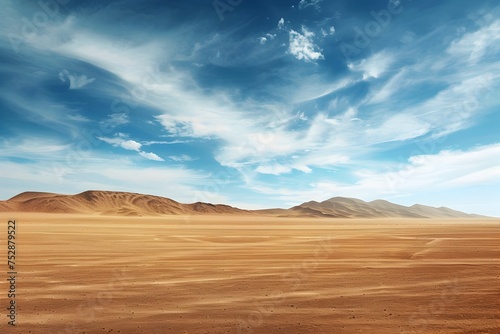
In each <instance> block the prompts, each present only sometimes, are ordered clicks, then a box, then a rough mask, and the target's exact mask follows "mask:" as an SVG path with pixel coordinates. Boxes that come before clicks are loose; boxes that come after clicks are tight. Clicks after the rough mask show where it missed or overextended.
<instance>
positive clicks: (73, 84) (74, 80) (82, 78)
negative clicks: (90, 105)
mask: <svg viewBox="0 0 500 334" xmlns="http://www.w3.org/2000/svg"><path fill="white" fill-rule="evenodd" d="M66 78H68V79H69V89H81V88H83V87H85V86H87V85H88V84H90V83H92V82H94V80H95V79H94V78H87V76H86V75H84V74H83V75H75V74H71V73H69V72H68V70H62V71H61V72H59V79H60V80H61V81H62V82H66Z"/></svg>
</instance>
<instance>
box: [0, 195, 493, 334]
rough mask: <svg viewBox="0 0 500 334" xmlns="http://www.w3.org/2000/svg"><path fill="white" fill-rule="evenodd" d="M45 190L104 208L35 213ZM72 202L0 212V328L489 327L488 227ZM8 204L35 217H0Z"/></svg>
mask: <svg viewBox="0 0 500 334" xmlns="http://www.w3.org/2000/svg"><path fill="white" fill-rule="evenodd" d="M54 196H59V197H57V199H53V201H60V200H64V201H65V203H66V204H67V206H66V207H65V208H66V209H68V208H72V209H74V210H76V211H77V210H83V209H84V208H85V207H86V205H88V203H90V202H92V203H93V205H94V206H95V207H101V208H104V206H105V205H107V208H106V210H103V211H102V212H105V213H97V212H98V211H96V213H93V214H92V213H57V214H56V213H50V212H36V211H38V210H40V211H42V210H41V209H40V208H41V207H38V206H37V205H38V204H37V203H39V201H40V200H42V201H44V202H43V203H45V206H44V208H45V209H44V210H43V211H49V209H50V208H51V206H50V205H48V204H50V203H49V202H50V201H49V199H48V198H50V197H54ZM74 196H77V197H76V198H75V197H71V198H72V200H73V201H69V200H68V197H67V196H65V195H54V194H52V195H50V194H39V193H25V194H22V195H19V196H17V197H15V198H14V199H13V200H10V201H5V202H2V204H0V205H1V210H2V212H1V213H0V216H1V219H2V221H5V222H7V221H8V220H9V219H15V220H16V223H17V239H16V240H17V245H18V246H17V247H18V257H17V262H18V264H17V267H18V269H17V271H18V277H17V285H18V291H17V292H18V295H17V304H18V309H17V311H18V315H17V321H18V325H17V326H16V327H15V331H12V328H6V324H5V323H2V324H1V326H2V328H4V329H2V331H4V330H5V331H7V333H34V334H35V333H40V334H42V333H43V334H45V333H50V334H55V333H56V334H62V333H184V334H187V333H189V334H194V333H196V334H197V333H200V334H201V333H296V334H298V333H302V334H306V333H311V334H312V333H450V334H451V333H456V334H458V333H468V334H473V333H474V334H480V333H481V334H486V333H489V334H493V333H500V298H499V297H500V263H499V262H498V261H499V259H500V243H499V242H498V240H500V228H499V227H500V221H499V220H498V219H492V218H491V219H488V218H484V217H483V218H478V217H476V218H471V217H469V218H463V217H462V218H432V219H429V218H427V219H425V218H401V217H400V218H397V217H386V218H380V217H378V218H332V217H323V218H318V217H300V216H299V217H297V216H296V217H293V216H292V215H289V216H287V217H285V216H283V211H280V210H277V211H276V210H274V211H273V210H271V211H256V212H253V211H245V210H241V211H240V210H239V209H236V208H232V207H228V206H216V205H210V204H206V203H205V204H201V203H200V204H196V205H194V204H193V205H191V206H188V207H184V208H183V210H187V208H191V209H192V210H194V211H190V212H189V214H187V211H184V213H186V214H182V212H177V213H170V214H167V213H164V214H161V215H160V214H157V215H151V214H146V213H147V210H145V211H143V212H135V211H134V210H132V204H130V207H129V208H126V207H125V208H123V207H122V211H120V212H117V211H116V210H117V209H118V208H117V207H114V206H113V205H111V204H110V203H111V201H112V199H115V200H117V199H120V198H121V199H120V201H129V202H130V203H132V202H134V200H135V203H136V204H137V203H139V202H140V200H141V199H142V200H143V201H145V202H141V203H142V205H143V207H148V206H147V205H145V204H144V203H146V202H147V203H149V204H150V205H153V204H152V203H157V202H156V201H160V202H161V201H166V202H162V203H163V204H161V205H160V204H158V203H157V204H158V206H157V207H156V209H157V210H159V208H160V207H161V208H163V210H173V208H175V207H176V208H177V209H179V208H181V206H179V203H177V202H175V201H172V202H168V199H163V200H161V198H156V197H148V196H146V195H138V194H126V193H110V192H91V193H88V192H87V193H84V194H83V195H82V194H79V195H74ZM138 198H139V199H138ZM47 201H49V202H47ZM138 201H139V202H138ZM170 201H171V200H170ZM336 201H340V199H338V198H337V199H336ZM13 202H17V203H18V204H17V205H18V207H17V208H20V207H21V206H23V205H24V209H25V210H26V209H27V205H28V204H29V203H32V204H33V203H34V204H33V205H34V206H33V207H31V208H32V210H31V211H35V212H15V211H10V210H8V209H9V208H11V209H12V205H13ZM167 202H168V203H169V204H170V205H171V206H173V207H171V206H169V205H167V204H166V203H167ZM354 202H356V201H354ZM354 202H353V203H354ZM23 203H24V204H23ZM52 203H55V202H52ZM86 203H87V204H86ZM120 203H121V202H120ZM377 203H379V206H380V205H381V204H380V202H377ZM70 204H71V205H70ZM121 204H122V205H123V203H121ZM345 205H346V204H345ZM352 205H354V204H352ZM357 205H361V204H360V202H357ZM385 205H387V203H385ZM330 206H331V205H330ZM61 207H64V206H59V208H61ZM316 207H318V205H316ZM47 208H49V209H47ZM196 208H198V209H196ZM200 208H202V209H200ZM207 208H211V211H210V212H206V211H207V210H208V209H207ZM345 208H346V206H344V209H345ZM350 208H354V207H352V206H351V207H350ZM418 208H419V209H420V211H421V213H422V212H423V211H422V210H423V209H422V207H418ZM223 209H224V210H223ZM400 209H401V208H400ZM68 210H69V209H68ZM197 210H198V211H197ZM220 210H222V211H220ZM295 210H296V209H295ZM106 212H107V214H106ZM194 212H198V214H195V213H194ZM200 212H202V213H200ZM220 212H223V214H221V213H220ZM119 213H121V214H122V215H119ZM448 213H449V212H448ZM131 214H133V215H132V216H130V215H131ZM1 242H2V244H4V243H5V238H2V240H1ZM2 247H3V249H5V245H2ZM0 289H1V291H6V289H7V282H6V281H5V280H2V282H1V285H0ZM2 314H5V311H2Z"/></svg>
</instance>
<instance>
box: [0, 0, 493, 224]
mask: <svg viewBox="0 0 500 334" xmlns="http://www.w3.org/2000/svg"><path fill="white" fill-rule="evenodd" d="M1 3H2V12H1V13H0V26H1V30H0V31H1V32H0V88H1V89H0V117H1V123H0V124H1V125H0V128H1V131H0V168H1V169H0V170H1V173H0V184H1V186H0V198H2V199H7V198H9V197H11V196H13V195H15V194H17V193H19V192H22V191H26V190H35V191H48V192H59V193H69V194H72V193H77V192H80V191H84V190H88V189H101V190H118V191H132V192H140V193H147V194H155V195H160V196H165V197H170V198H173V199H175V200H178V201H181V202H196V201H204V202H212V203H227V204H230V205H235V206H239V207H243V208H267V207H290V206H293V205H296V204H299V203H301V202H304V201H309V200H325V199H327V198H330V197H333V196H349V197H356V198H361V199H364V200H367V201H369V200H374V199H377V198H383V199H387V200H390V201H393V202H396V203H400V204H404V205H411V204H414V203H422V204H428V205H434V206H449V207H452V208H455V209H459V210H463V211H467V212H475V213H482V214H487V215H495V216H500V207H499V206H498V203H500V191H499V190H498V189H500V134H499V133H500V132H499V122H500V112H499V106H500V94H498V90H499V84H500V71H499V68H500V66H499V65H500V52H499V51H500V6H499V5H498V2H497V1H483V0H477V1H457V0H454V1H451V0H448V1H438V2H436V1H427V0H419V1H411V0H390V1H387V0H386V1H361V0H354V1H352V0H350V1H347V0H344V1H327V0H323V1H322V0H294V1H284V0H283V1H255V0H254V1H249V0H243V1H240V0H217V1H213V0H210V1H200V0H198V1H194V0H185V1H142V0H141V1H132V0H124V1H102V0H100V1H75V0H73V1H69V0H42V1H41V2H38V1H33V2H30V4H28V3H27V2H22V3H21V2H19V1H8V0H2V1H1Z"/></svg>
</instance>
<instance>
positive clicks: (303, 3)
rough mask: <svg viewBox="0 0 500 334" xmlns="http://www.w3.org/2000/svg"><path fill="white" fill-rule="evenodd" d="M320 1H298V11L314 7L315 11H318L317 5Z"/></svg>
mask: <svg viewBox="0 0 500 334" xmlns="http://www.w3.org/2000/svg"><path fill="white" fill-rule="evenodd" d="M321 1H322V0H300V2H299V9H304V8H307V7H312V6H313V7H315V8H316V9H318V10H319V9H320V7H319V3H320V2H321Z"/></svg>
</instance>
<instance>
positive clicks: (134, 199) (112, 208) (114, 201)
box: [0, 191, 486, 218]
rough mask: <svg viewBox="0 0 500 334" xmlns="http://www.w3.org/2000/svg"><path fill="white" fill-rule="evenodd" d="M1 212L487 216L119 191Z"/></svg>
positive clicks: (28, 196) (31, 196)
mask: <svg viewBox="0 0 500 334" xmlns="http://www.w3.org/2000/svg"><path fill="white" fill-rule="evenodd" d="M0 211H3V212H39V213H72V214H101V215H119V216H154V215H202V214H223V215H241V214H244V215H270V216H278V217H317V218H321V217H325V218H384V217H387V218H391V217H393V218H486V217H484V216H480V215H475V214H467V213H464V212H460V211H456V210H452V209H449V208H446V207H439V208H435V207H431V206H426V205H421V204H415V205H412V206H410V207H407V206H403V205H398V204H394V203H391V202H388V201H384V200H375V201H372V202H365V201H362V200H360V199H355V198H346V197H333V198H330V199H328V200H326V201H323V202H316V201H310V202H306V203H302V204H300V205H297V206H294V207H292V208H288V209H265V210H243V209H239V208H235V207H232V206H229V205H224V204H211V203H202V202H196V203H192V204H183V203H179V202H176V201H174V200H172V199H169V198H165V197H159V196H152V195H143V194H136V193H127V192H115V191H85V192H82V193H80V194H77V195H61V194H54V193H44V192H24V193H21V194H19V195H17V196H14V197H12V198H10V199H9V200H6V201H0Z"/></svg>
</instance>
